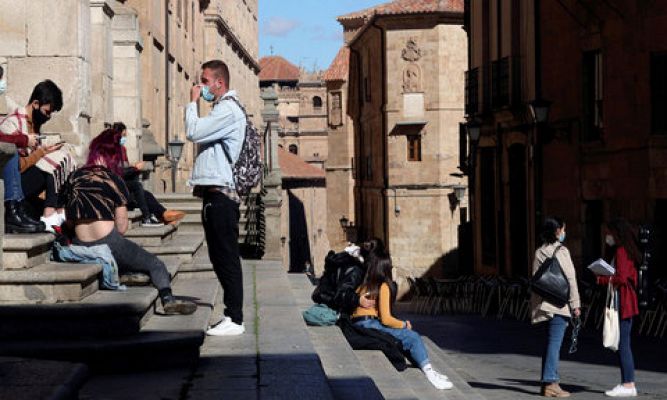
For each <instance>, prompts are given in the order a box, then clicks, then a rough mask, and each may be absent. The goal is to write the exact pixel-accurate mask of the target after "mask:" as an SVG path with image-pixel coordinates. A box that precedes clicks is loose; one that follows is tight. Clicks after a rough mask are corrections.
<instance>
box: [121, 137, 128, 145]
mask: <svg viewBox="0 0 667 400" xmlns="http://www.w3.org/2000/svg"><path fill="white" fill-rule="evenodd" d="M125 143H127V137H125V136H121V137H120V145H121V146H125Z"/></svg>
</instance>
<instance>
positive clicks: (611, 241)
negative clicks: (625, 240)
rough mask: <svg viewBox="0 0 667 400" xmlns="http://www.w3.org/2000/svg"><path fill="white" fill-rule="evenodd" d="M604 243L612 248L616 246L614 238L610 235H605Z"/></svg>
mask: <svg viewBox="0 0 667 400" xmlns="http://www.w3.org/2000/svg"><path fill="white" fill-rule="evenodd" d="M604 242H605V243H607V246H609V247H612V246H613V245H615V244H616V241H615V240H614V237H613V236H612V235H607V236H605V237H604Z"/></svg>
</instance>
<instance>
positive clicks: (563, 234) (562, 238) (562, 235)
mask: <svg viewBox="0 0 667 400" xmlns="http://www.w3.org/2000/svg"><path fill="white" fill-rule="evenodd" d="M558 241H559V242H561V243H563V242H564V241H565V232H563V233H561V234H560V235H559V236H558Z"/></svg>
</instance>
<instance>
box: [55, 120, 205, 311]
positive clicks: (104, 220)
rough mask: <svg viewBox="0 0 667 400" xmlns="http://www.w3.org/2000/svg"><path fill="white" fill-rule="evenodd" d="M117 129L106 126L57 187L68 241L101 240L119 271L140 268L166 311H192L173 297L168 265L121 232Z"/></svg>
mask: <svg viewBox="0 0 667 400" xmlns="http://www.w3.org/2000/svg"><path fill="white" fill-rule="evenodd" d="M119 139H120V133H119V132H116V131H115V130H113V129H107V130H105V131H104V132H102V133H101V134H99V136H97V137H96V138H95V139H93V141H92V142H91V143H90V147H89V150H90V153H89V154H88V162H87V163H86V165H85V166H84V167H83V168H80V169H78V170H76V171H75V172H74V173H72V175H71V176H70V179H69V180H68V183H67V184H66V185H65V187H64V188H63V191H62V195H63V196H64V199H65V213H66V215H67V224H69V225H70V227H71V226H73V228H74V233H75V236H76V237H75V238H74V239H73V244H75V245H79V246H95V245H100V244H106V245H108V246H109V248H110V249H111V253H112V254H113V256H114V258H115V259H116V263H117V264H118V269H119V272H120V273H123V272H143V273H146V274H148V275H149V276H150V279H151V282H152V283H153V285H155V287H156V288H157V290H158V293H159V296H160V300H161V301H162V305H163V308H164V313H165V314H192V313H194V312H195V310H196V309H197V305H196V304H195V303H193V302H191V301H184V300H177V299H176V298H175V297H174V295H173V294H172V292H171V279H170V276H169V272H168V271H167V267H166V266H165V265H164V263H163V262H162V261H161V260H160V259H159V258H157V257H156V256H155V255H153V254H151V253H149V252H148V251H146V250H145V249H144V248H142V247H141V246H139V245H138V244H136V243H134V242H132V241H130V240H128V239H126V238H125V237H123V234H124V233H125V232H126V231H127V228H128V218H127V202H128V196H129V195H128V191H127V187H126V186H125V183H124V182H123V180H122V179H121V178H120V177H119V176H118V173H119V172H120V165H121V154H122V152H121V149H120V146H121V145H120V140H119Z"/></svg>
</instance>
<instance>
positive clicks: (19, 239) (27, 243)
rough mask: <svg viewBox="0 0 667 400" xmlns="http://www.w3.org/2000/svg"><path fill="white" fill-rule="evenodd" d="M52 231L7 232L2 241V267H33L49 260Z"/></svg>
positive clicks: (6, 268)
mask: <svg viewBox="0 0 667 400" xmlns="http://www.w3.org/2000/svg"><path fill="white" fill-rule="evenodd" d="M53 237H54V236H53V235H52V234H51V233H31V234H23V233H21V234H14V233H7V234H5V236H4V238H3V243H2V250H3V254H2V269H5V270H8V269H21V268H31V267H34V266H36V265H40V264H44V263H46V262H47V261H48V260H49V252H50V249H51V243H53Z"/></svg>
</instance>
